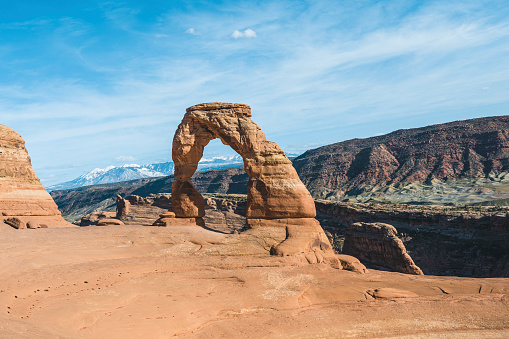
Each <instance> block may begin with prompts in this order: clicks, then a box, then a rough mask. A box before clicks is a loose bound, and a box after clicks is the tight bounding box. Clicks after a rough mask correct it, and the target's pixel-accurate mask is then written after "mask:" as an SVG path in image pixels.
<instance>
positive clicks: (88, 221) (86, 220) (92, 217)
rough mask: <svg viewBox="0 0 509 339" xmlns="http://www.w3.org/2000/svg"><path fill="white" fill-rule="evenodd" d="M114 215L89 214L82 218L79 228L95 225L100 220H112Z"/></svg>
mask: <svg viewBox="0 0 509 339" xmlns="http://www.w3.org/2000/svg"><path fill="white" fill-rule="evenodd" d="M115 216H116V213H115V212H104V211H100V212H93V213H89V214H87V215H85V216H83V218H81V223H80V226H91V225H97V223H98V222H99V221H100V220H102V219H112V218H115Z"/></svg>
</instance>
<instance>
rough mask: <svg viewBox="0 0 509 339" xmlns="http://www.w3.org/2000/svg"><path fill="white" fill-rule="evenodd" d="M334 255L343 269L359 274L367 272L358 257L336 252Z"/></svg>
mask: <svg viewBox="0 0 509 339" xmlns="http://www.w3.org/2000/svg"><path fill="white" fill-rule="evenodd" d="M336 257H337V258H338V259H339V261H340V262H341V266H342V267H343V269H345V270H348V271H353V272H357V273H361V274H364V273H368V270H367V269H366V266H364V265H363V264H362V263H361V262H360V261H359V259H357V258H355V257H352V256H351V255H346V254H338V255H336Z"/></svg>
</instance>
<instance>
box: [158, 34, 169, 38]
mask: <svg viewBox="0 0 509 339" xmlns="http://www.w3.org/2000/svg"><path fill="white" fill-rule="evenodd" d="M169 37H170V36H169V35H168V34H161V33H158V34H156V38H169Z"/></svg>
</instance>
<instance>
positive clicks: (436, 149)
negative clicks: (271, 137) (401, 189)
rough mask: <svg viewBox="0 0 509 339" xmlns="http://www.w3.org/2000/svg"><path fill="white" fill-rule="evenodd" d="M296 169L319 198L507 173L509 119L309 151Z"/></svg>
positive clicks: (450, 125)
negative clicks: (404, 184) (403, 184)
mask: <svg viewBox="0 0 509 339" xmlns="http://www.w3.org/2000/svg"><path fill="white" fill-rule="evenodd" d="M294 166H295V168H296V170H297V173H298V174H299V176H300V178H301V179H302V181H303V182H304V184H305V185H306V187H308V189H309V190H310V191H311V192H312V193H313V196H314V197H315V198H326V197H328V196H330V197H335V198H342V197H343V196H344V195H345V194H350V195H352V196H354V195H356V194H360V193H363V192H369V191H371V190H376V189H378V188H383V187H385V186H390V185H392V186H394V185H397V184H398V183H424V182H430V181H432V180H433V179H436V180H440V181H443V180H445V179H448V180H451V179H460V178H482V177H487V176H488V175H489V174H492V175H494V174H500V173H503V172H505V173H507V172H509V116H507V115H505V116H498V117H489V118H480V119H471V120H465V121H455V122H451V123H446V124H440V125H432V126H427V127H422V128H414V129H407V130H398V131H395V132H392V133H389V134H386V135H382V136H377V137H372V138H366V139H352V140H347V141H343V142H339V143H335V144H332V145H327V146H323V147H320V148H317V149H314V150H309V151H307V152H305V153H304V154H303V155H301V156H299V157H297V158H296V159H295V160H294ZM383 193H384V192H383V191H380V194H383ZM407 193H408V194H411V193H412V192H407Z"/></svg>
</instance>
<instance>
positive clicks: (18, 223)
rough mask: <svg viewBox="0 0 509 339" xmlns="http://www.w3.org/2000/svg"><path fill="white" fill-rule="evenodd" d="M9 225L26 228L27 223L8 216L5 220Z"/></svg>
mask: <svg viewBox="0 0 509 339" xmlns="http://www.w3.org/2000/svg"><path fill="white" fill-rule="evenodd" d="M4 222H5V223H6V224H7V225H10V226H12V227H14V228H16V229H18V230H20V229H23V228H26V224H25V223H24V222H23V221H21V220H20V219H19V218H7V219H5V220H4Z"/></svg>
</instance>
